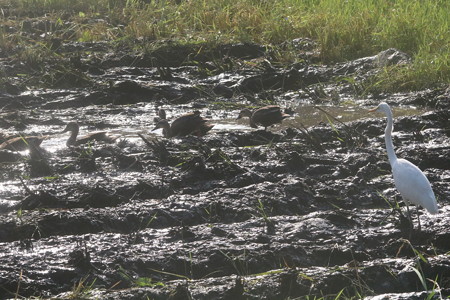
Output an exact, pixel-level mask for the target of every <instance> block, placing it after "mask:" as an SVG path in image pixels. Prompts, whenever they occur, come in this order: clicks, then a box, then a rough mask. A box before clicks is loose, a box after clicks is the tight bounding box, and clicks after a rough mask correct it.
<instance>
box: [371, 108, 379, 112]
mask: <svg viewBox="0 0 450 300" xmlns="http://www.w3.org/2000/svg"><path fill="white" fill-rule="evenodd" d="M377 108H378V107H375V108H372V109H369V112H374V111H377Z"/></svg>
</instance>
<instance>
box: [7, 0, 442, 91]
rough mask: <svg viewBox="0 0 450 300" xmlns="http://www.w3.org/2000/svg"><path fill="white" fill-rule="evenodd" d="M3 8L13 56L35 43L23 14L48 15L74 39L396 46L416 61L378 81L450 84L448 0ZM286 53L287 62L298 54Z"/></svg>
mask: <svg viewBox="0 0 450 300" xmlns="http://www.w3.org/2000/svg"><path fill="white" fill-rule="evenodd" d="M147 2H148V3H147ZM0 6H1V7H2V8H4V9H5V11H8V12H10V14H11V15H9V14H4V15H3V17H2V19H3V20H2V21H4V22H8V23H11V27H12V28H15V29H16V30H15V31H11V32H10V33H8V32H5V31H4V30H2V31H1V32H0V48H1V49H2V50H3V51H5V52H10V53H11V52H12V49H15V47H14V45H15V44H18V45H21V44H22V45H23V44H25V45H27V44H28V43H32V42H34V41H30V40H29V39H26V38H23V37H17V33H18V32H19V31H20V30H21V29H22V26H23V22H21V21H20V20H21V19H20V17H23V18H35V17H39V16H41V17H42V16H43V15H44V14H45V15H46V18H47V19H48V20H49V21H51V22H50V23H51V24H56V25H57V26H54V27H55V28H50V29H51V30H53V32H52V34H53V35H54V36H56V37H60V38H62V39H64V40H74V41H105V40H106V41H114V42H117V41H121V42H124V41H125V42H126V41H128V42H129V43H130V44H132V43H133V42H134V41H136V40H137V39H139V40H143V41H145V43H147V44H148V43H153V42H155V41H161V40H171V41H178V42H182V43H199V42H206V43H211V42H213V43H227V42H255V43H261V44H266V45H270V46H272V47H274V48H275V49H276V48H277V47H280V45H281V44H282V43H283V42H285V41H290V40H292V39H295V38H300V37H308V38H312V39H314V40H316V41H317V42H318V53H319V58H320V59H321V60H322V61H323V62H324V63H333V62H338V61H345V60H351V59H355V58H358V57H362V56H367V55H373V54H375V53H378V52H379V51H381V50H384V49H387V48H391V47H394V48H397V49H399V50H401V51H404V52H406V53H408V54H409V55H411V56H412V57H413V63H412V64H411V65H409V66H407V67H400V68H390V69H389V70H388V71H386V73H384V74H380V75H379V76H378V77H377V78H376V80H375V85H374V86H376V87H379V88H386V89H391V90H396V89H418V88H423V87H426V86H430V85H435V84H438V83H449V82H450V71H449V70H450V55H449V52H450V49H449V48H450V46H449V45H450V29H449V28H450V14H449V13H448V12H449V11H450V1H446V0H428V1H426V0H425V1H419V0H411V1H409V0H366V1H359V0H279V1H276V0H241V1H231V0H220V1H218V0H200V1H176V0H165V1H164V0H161V1H140V0H127V1H119V0H83V1H71V0H0ZM12 15H14V18H13V17H12ZM16 17H19V18H16ZM15 20H17V21H15ZM94 20H96V21H94ZM146 47H148V46H146ZM284 51H285V50H284ZM289 51H295V50H294V49H291V50H289ZM284 53H285V59H284V61H286V59H293V60H295V59H296V57H297V56H295V55H289V53H286V52H284ZM280 60H281V58H280Z"/></svg>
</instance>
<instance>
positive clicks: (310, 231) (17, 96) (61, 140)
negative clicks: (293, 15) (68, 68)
mask: <svg viewBox="0 0 450 300" xmlns="http://www.w3.org/2000/svg"><path fill="white" fill-rule="evenodd" d="M295 42H297V43H299V56H301V57H303V58H304V61H303V62H302V63H298V64H296V65H290V66H284V65H280V64H277V63H275V62H274V61H272V59H271V55H270V53H269V51H268V50H267V49H265V48H264V47H262V46H259V45H224V46H222V47H219V48H217V49H212V50H210V52H207V53H205V54H203V55H202V53H200V52H199V51H191V52H190V51H188V50H192V49H180V48H177V47H173V48H170V47H167V48H162V50H158V51H154V52H152V53H149V54H146V55H145V56H138V55H133V54H132V53H131V52H127V50H124V51H123V52H112V51H110V49H108V48H107V46H106V45H104V44H102V43H98V44H67V45H64V44H63V45H62V46H61V49H60V51H61V52H64V53H66V54H67V53H69V54H70V53H74V54H73V55H72V56H71V57H72V58H71V59H70V60H68V61H67V63H68V64H72V65H73V66H75V68H76V69H77V70H78V71H79V74H77V75H76V76H75V75H74V74H73V73H71V74H65V73H64V72H61V73H59V74H58V76H55V77H52V80H53V81H52V82H53V85H54V88H52V89H48V88H47V89H40V88H28V89H26V88H24V87H23V84H22V83H23V82H22V81H21V78H20V76H17V74H22V73H23V72H25V71H26V70H25V69H26V66H24V65H22V64H19V63H17V62H14V61H10V60H8V59H6V58H4V59H2V61H1V64H2V68H3V69H4V70H5V72H6V73H7V74H8V76H10V79H11V80H10V82H11V83H10V85H8V86H7V87H8V88H7V89H6V88H5V90H4V91H2V93H1V95H0V106H1V111H0V117H1V119H0V122H1V123H0V126H1V128H2V131H1V136H2V138H3V139H4V138H5V137H6V136H16V135H18V134H19V133H20V134H26V135H31V134H33V135H46V136H48V137H47V139H46V140H45V141H44V142H43V143H42V145H41V148H42V150H41V151H39V152H38V154H33V153H34V152H33V153H31V154H30V153H29V152H27V151H25V152H20V153H17V152H13V151H2V153H1V164H0V169H1V172H0V212H1V219H0V222H1V224H0V297H1V298H15V297H32V296H35V297H42V298H48V297H59V298H63V297H67V298H70V297H72V298H82V297H85V298H96V299H319V298H322V297H323V298H325V299H337V298H339V295H340V297H342V299H343V298H344V297H347V298H353V299H358V298H365V299H425V298H426V297H427V290H428V292H431V291H432V290H434V291H435V295H434V297H435V299H438V298H439V297H442V298H445V297H448V296H449V295H450V260H449V253H450V252H449V251H450V226H449V225H450V216H449V212H450V205H449V191H450V187H449V183H450V159H449V157H450V147H449V146H450V137H449V134H450V123H449V115H450V112H449V108H450V89H449V88H448V87H442V88H437V89H432V90H431V89H430V90H425V91H421V92H415V93H404V94H382V93H380V94H376V95H374V94H363V95H364V96H361V95H362V94H361V90H360V87H361V85H360V83H361V82H364V80H366V79H367V78H368V76H369V75H370V74H373V73H375V72H377V70H379V69H380V66H382V65H385V64H389V63H407V62H405V55H404V54H402V53H398V52H395V51H393V50H388V51H387V52H383V53H381V54H380V55H378V56H374V57H368V58H361V59H359V60H356V61H352V62H348V63H346V64H337V65H332V66H327V65H320V64H316V63H315V59H314V57H315V55H314V53H313V51H311V46H310V43H311V42H310V41H308V40H304V41H295ZM189 53H196V54H197V55H198V57H196V58H195V60H192V61H195V63H192V62H191V63H186V61H187V57H188V56H189V55H190V54H189ZM199 53H200V54H199ZM388 54H389V55H388ZM68 57H70V55H68ZM52 67H53V66H52V65H48V66H46V68H48V70H47V71H46V72H48V73H47V74H53V75H54V73H52V71H54V68H53V69H52ZM80 74H82V75H83V76H80ZM49 76H50V75H49ZM45 78H46V77H45V76H42V77H39V78H34V80H36V81H39V80H45ZM80 78H83V79H84V80H81V79H80ZM348 78H356V79H357V80H356V81H352V80H349V79H348ZM381 101H386V102H388V103H390V104H391V106H392V108H393V110H394V116H395V128H394V131H395V134H394V145H395V147H396V150H397V154H398V156H400V157H403V158H407V159H409V160H410V161H412V162H413V163H415V164H417V165H418V166H419V167H420V168H421V169H422V170H424V172H425V173H426V175H427V176H428V178H429V180H430V182H431V183H432V186H433V189H434V192H435V194H436V197H437V199H438V204H439V208H440V211H439V213H438V214H437V215H430V214H428V213H426V212H425V211H424V210H421V211H420V220H421V224H422V231H421V232H419V231H417V230H414V231H413V232H411V231H410V230H409V225H408V221H407V219H405V217H404V216H403V214H404V213H405V207H404V204H403V202H401V201H400V197H399V194H398V193H397V191H396V190H395V188H394V183H393V179H392V176H391V173H390V165H389V163H388V160H387V156H386V152H385V148H384V138H383V134H384V127H385V124H386V121H385V118H384V116H382V115H380V114H376V113H375V114H373V113H372V114H370V113H368V112H367V110H368V108H371V107H373V106H375V105H377V104H378V103H379V102H381ZM266 104H278V105H280V106H282V107H284V108H286V109H287V112H288V113H289V114H290V115H291V117H290V118H289V119H287V120H285V121H284V122H283V124H282V125H276V126H274V127H271V128H269V130H268V131H264V130H262V129H252V128H250V126H249V125H248V120H236V117H237V115H238V112H239V110H240V109H241V108H242V107H244V106H252V107H253V106H254V107H256V106H262V105H266ZM158 108H164V109H166V111H167V114H168V116H167V117H168V119H173V118H174V117H176V116H178V115H180V114H182V113H184V112H190V111H193V110H199V111H201V113H202V115H203V116H205V117H207V118H208V119H210V123H211V124H214V125H215V127H214V128H213V130H212V131H211V132H210V133H209V134H208V135H207V136H204V137H195V136H190V137H182V138H173V139H165V138H163V137H162V134H161V132H160V131H153V132H152V131H151V129H152V128H153V127H154V125H155V121H154V117H156V116H157V110H158ZM70 121H77V122H78V123H79V124H80V128H81V129H80V130H81V132H80V134H81V135H83V134H87V133H88V132H94V131H101V130H106V131H108V132H110V134H111V135H113V136H115V137H117V139H116V142H115V143H114V144H104V143H101V142H98V143H97V142H96V143H92V144H89V145H85V146H82V147H71V148H68V147H66V145H65V142H66V140H67V138H68V134H67V133H61V131H62V130H63V129H64V126H65V124H66V123H68V122H70ZM138 134H141V135H143V136H144V138H145V139H146V141H147V142H148V143H146V142H145V141H144V140H143V139H141V138H140V137H139V136H138ZM397 204H398V205H399V206H400V210H399V209H395V208H396V207H397ZM414 221H415V222H416V223H415V225H417V220H414ZM308 296H309V298H308ZM383 297H384V298H383Z"/></svg>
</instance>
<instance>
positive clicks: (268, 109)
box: [237, 105, 289, 130]
mask: <svg viewBox="0 0 450 300" xmlns="http://www.w3.org/2000/svg"><path fill="white" fill-rule="evenodd" d="M243 117H249V118H250V126H251V127H253V128H257V127H258V125H261V126H264V130H267V127H269V126H271V125H273V124H276V123H281V121H283V119H285V118H287V117H289V115H288V114H285V113H283V112H282V111H281V108H280V107H279V106H277V105H268V106H264V107H261V108H258V109H257V110H255V111H253V112H252V111H251V110H250V109H248V108H244V109H243V110H241V112H240V113H239V116H238V117H237V118H238V119H241V118H243Z"/></svg>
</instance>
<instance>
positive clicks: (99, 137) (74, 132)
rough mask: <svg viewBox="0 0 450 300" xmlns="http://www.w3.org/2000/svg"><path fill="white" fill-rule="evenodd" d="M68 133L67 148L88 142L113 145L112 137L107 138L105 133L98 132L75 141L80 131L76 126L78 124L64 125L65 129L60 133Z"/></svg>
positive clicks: (113, 139)
mask: <svg viewBox="0 0 450 300" xmlns="http://www.w3.org/2000/svg"><path fill="white" fill-rule="evenodd" d="M67 131H70V132H71V134H70V137H69V139H68V140H67V142H66V145H67V146H68V147H70V146H78V145H82V144H86V143H88V142H92V141H102V142H106V143H114V141H115V140H116V139H115V138H114V137H111V136H108V135H107V134H106V132H105V131H100V132H94V133H91V134H88V135H86V136H83V137H81V138H79V139H77V136H78V133H79V131H80V127H79V126H78V123H76V122H70V123H68V124H67V125H66V128H64V130H63V131H62V133H64V132H67Z"/></svg>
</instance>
